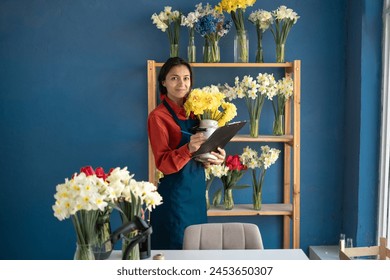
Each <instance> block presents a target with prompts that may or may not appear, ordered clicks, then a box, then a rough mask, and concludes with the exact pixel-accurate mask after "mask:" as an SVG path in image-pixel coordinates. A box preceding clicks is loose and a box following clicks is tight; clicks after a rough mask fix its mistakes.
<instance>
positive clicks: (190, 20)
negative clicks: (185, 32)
mask: <svg viewBox="0 0 390 280" xmlns="http://www.w3.org/2000/svg"><path fill="white" fill-rule="evenodd" d="M199 17H200V14H199V12H198V11H197V10H196V11H194V12H190V13H188V15H187V16H184V15H183V16H182V17H181V25H182V26H186V27H189V28H194V25H195V22H197V21H198V19H199Z"/></svg>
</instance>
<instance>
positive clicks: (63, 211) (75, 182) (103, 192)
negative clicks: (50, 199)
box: [52, 173, 110, 221]
mask: <svg viewBox="0 0 390 280" xmlns="http://www.w3.org/2000/svg"><path fill="white" fill-rule="evenodd" d="M56 191H57V192H56V194H55V195H54V198H55V199H56V201H55V204H54V205H53V207H52V208H53V211H54V216H55V217H56V218H57V219H58V220H60V221H61V220H64V219H67V218H69V217H70V216H71V215H75V214H76V212H77V211H80V210H87V211H89V210H101V211H103V210H104V209H105V207H106V206H107V204H108V201H109V200H110V199H109V197H110V192H109V190H108V185H107V183H106V182H105V181H104V180H102V179H101V178H98V177H97V176H96V175H92V176H87V175H85V174H84V173H80V174H75V175H74V177H73V178H72V179H70V180H69V179H65V183H63V184H59V185H57V186H56Z"/></svg>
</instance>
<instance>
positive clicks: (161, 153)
mask: <svg viewBox="0 0 390 280" xmlns="http://www.w3.org/2000/svg"><path fill="white" fill-rule="evenodd" d="M162 99H163V100H164V99H165V100H166V101H167V102H168V104H169V106H171V108H172V110H173V111H174V112H175V113H176V115H177V117H178V118H179V119H180V120H186V119H187V117H186V113H185V110H184V108H183V107H181V106H179V105H177V104H176V103H175V102H173V101H172V100H170V99H169V98H167V97H166V96H165V95H163V96H162ZM148 135H149V141H150V145H151V147H152V151H153V155H154V161H155V164H156V167H157V169H158V170H160V171H161V172H162V173H164V174H166V175H168V174H172V173H175V172H177V171H179V170H180V169H182V168H183V167H184V165H186V164H187V163H188V162H189V161H190V159H191V153H190V151H189V150H188V145H183V146H181V147H179V148H177V146H178V145H179V143H180V140H181V137H182V133H181V132H180V126H179V125H178V124H177V123H176V122H175V120H174V119H173V117H172V116H171V113H170V112H169V111H168V109H167V108H166V107H165V106H164V104H163V103H161V104H159V105H158V106H157V107H156V108H155V109H154V110H153V111H152V112H150V114H149V117H148Z"/></svg>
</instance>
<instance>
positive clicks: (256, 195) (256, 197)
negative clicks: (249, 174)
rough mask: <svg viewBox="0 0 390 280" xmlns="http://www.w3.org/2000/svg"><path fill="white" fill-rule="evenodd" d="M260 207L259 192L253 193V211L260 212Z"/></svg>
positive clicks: (260, 196) (260, 198)
mask: <svg viewBox="0 0 390 280" xmlns="http://www.w3.org/2000/svg"><path fill="white" fill-rule="evenodd" d="M261 206H262V195H261V192H256V191H255V190H254V191H253V209H255V210H261Z"/></svg>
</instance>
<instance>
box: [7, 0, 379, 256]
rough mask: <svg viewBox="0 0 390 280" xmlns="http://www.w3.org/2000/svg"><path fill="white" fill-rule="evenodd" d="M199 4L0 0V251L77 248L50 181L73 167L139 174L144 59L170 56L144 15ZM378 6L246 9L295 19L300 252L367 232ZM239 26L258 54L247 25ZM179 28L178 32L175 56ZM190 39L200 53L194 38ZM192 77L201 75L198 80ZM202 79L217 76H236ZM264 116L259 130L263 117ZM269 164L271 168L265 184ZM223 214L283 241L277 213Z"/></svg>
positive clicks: (372, 203) (368, 236) (273, 196)
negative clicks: (59, 215) (283, 11)
mask: <svg viewBox="0 0 390 280" xmlns="http://www.w3.org/2000/svg"><path fill="white" fill-rule="evenodd" d="M199 2H200V1H179V0H169V1H155V0H145V1H125V0H116V1H107V0H83V1H59V0H50V1H48V0H36V1H27V0H24V1H23V0H21V1H11V0H8V1H6V0H1V1H0V74H1V79H0V127H1V131H2V133H1V140H0V163H1V166H0V167H1V168H0V186H1V192H0V198H1V201H2V203H1V204H0V205H1V206H0V224H1V230H0V240H2V241H3V242H2V250H1V253H0V259H71V258H72V257H73V253H74V249H75V233H74V230H73V227H72V224H71V222H70V220H66V221H62V222H60V221H58V220H57V219H56V218H55V217H54V216H53V212H52V209H51V206H52V204H53V203H54V198H53V195H54V193H55V186H56V185H57V184H58V183H61V182H63V180H64V178H66V177H70V176H71V174H72V173H73V172H75V171H78V169H79V168H80V167H81V166H84V165H92V166H94V167H97V166H102V167H104V168H105V169H109V168H110V167H115V166H128V168H129V170H130V171H131V172H132V173H135V178H136V179H138V180H146V179H147V178H148V177H147V133H146V126H145V125H146V118H147V80H146V60H148V59H155V60H157V61H165V59H166V58H167V56H168V54H169V52H168V39H167V36H166V34H165V33H163V32H161V31H159V30H158V29H157V28H156V27H155V26H154V25H153V24H152V22H151V19H150V17H151V15H152V14H153V13H155V12H157V13H158V12H159V11H161V10H162V9H163V8H164V6H167V5H169V6H172V7H173V8H174V9H179V10H181V11H183V12H184V13H188V12H190V11H192V10H194V8H195V7H194V6H195V4H197V3H199ZM218 2H219V1H209V3H211V4H217V3H218ZM204 3H206V2H204ZM381 3H382V1H379V0H376V1H369V0H360V1H347V0H341V1H340V0H332V1H321V0H299V1H298V0H295V1H292V0H284V1H266V0H258V1H257V2H256V4H255V7H254V8H253V9H252V8H251V9H248V13H249V12H250V11H252V10H254V9H260V8H262V9H265V10H274V9H276V8H277V7H278V6H279V5H282V4H285V5H287V6H288V7H291V8H292V9H294V10H295V11H296V12H297V13H298V14H299V15H300V16H301V18H300V19H299V20H298V23H297V24H296V25H295V26H294V27H293V29H292V31H291V33H290V35H289V37H288V39H287V46H286V48H287V50H286V59H287V60H288V61H291V60H294V59H300V60H301V61H302V80H301V84H302V86H301V92H302V102H301V105H302V111H301V118H302V123H301V132H302V134H301V147H302V148H301V248H302V249H303V250H305V251H306V252H307V250H308V246H310V245H322V244H335V243H336V242H337V240H338V236H339V233H340V232H342V231H344V232H346V233H347V235H350V236H353V237H354V238H357V240H358V242H361V243H362V244H363V243H372V242H373V241H374V238H375V230H376V224H375V221H374V217H376V193H377V189H376V188H377V187H376V181H377V169H378V168H377V162H378V155H377V153H378V137H379V136H378V135H379V132H378V131H379V128H378V123H379V109H378V108H379V107H380V57H381V54H380V36H381V30H382V28H381V6H382V4H381ZM347 18H349V19H350V21H347ZM246 26H247V29H248V32H249V35H250V38H251V41H250V44H251V56H250V60H251V61H254V57H255V54H254V50H255V44H256V42H255V38H256V34H255V30H254V27H253V26H252V25H250V23H247V25H246ZM233 36H234V32H231V33H230V34H228V35H227V37H226V38H222V39H221V44H220V46H221V60H222V61H223V62H231V61H233V52H232V49H233ZM186 38H187V32H186V30H185V29H184V28H183V29H182V37H181V42H180V43H181V49H180V55H181V56H183V57H186V52H185V47H186ZM196 40H197V46H198V60H200V59H201V58H200V55H201V54H200V49H201V46H202V42H203V40H201V38H200V37H199V36H198V37H197V38H196ZM264 48H265V61H266V62H273V61H274V57H275V55H274V43H273V40H272V36H271V33H266V34H265V38H264ZM196 74H197V76H196V80H195V82H196V83H197V85H199V86H200V85H203V83H207V82H208V81H207V80H205V78H204V77H202V74H201V73H196ZM212 75H213V77H215V81H217V82H229V81H231V77H230V76H232V77H233V78H234V76H235V74H233V73H226V72H224V71H214V72H213V73H212ZM229 75H230V76H229ZM203 76H204V75H203ZM227 78H228V79H229V80H227ZM267 113H270V107H267V106H265V108H264V114H267ZM262 122H263V126H264V129H265V131H267V130H269V129H270V123H269V122H268V121H267V119H266V118H264V120H262ZM229 149H230V148H229ZM231 149H232V150H231V151H232V152H233V151H235V149H237V150H238V149H241V147H239V148H236V147H234V146H232V147H231ZM279 170H280V166H275V167H274V169H273V170H272V172H270V173H269V175H268V174H267V180H270V181H271V180H274V179H275V178H277V177H278V174H279V173H278V172H280V171H279ZM265 189H266V191H267V192H268V193H267V194H266V195H265V197H264V200H265V203H267V202H269V201H272V200H277V199H279V196H280V194H279V193H278V191H276V190H271V188H270V187H269V188H268V189H267V185H266V186H265ZM350 197H352V199H349V198H350ZM347 198H348V199H347ZM267 200H268V201H267ZM236 201H237V202H238V203H239V202H245V201H246V202H247V203H249V201H250V198H249V197H248V193H245V191H244V192H242V193H238V192H237V193H236ZM343 205H345V207H343ZM356 210H357V211H356ZM210 220H211V221H214V220H221V219H217V218H213V219H210ZM222 220H223V221H228V220H230V221H236V220H240V221H248V222H254V223H257V224H258V225H259V226H260V228H261V231H262V233H263V239H264V244H265V246H266V247H267V248H279V247H281V242H282V235H281V218H280V217H261V218H251V217H236V218H231V219H227V218H224V219H222ZM113 223H114V225H113V226H114V227H115V226H117V225H118V223H119V220H118V217H117V216H114V222H113Z"/></svg>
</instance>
